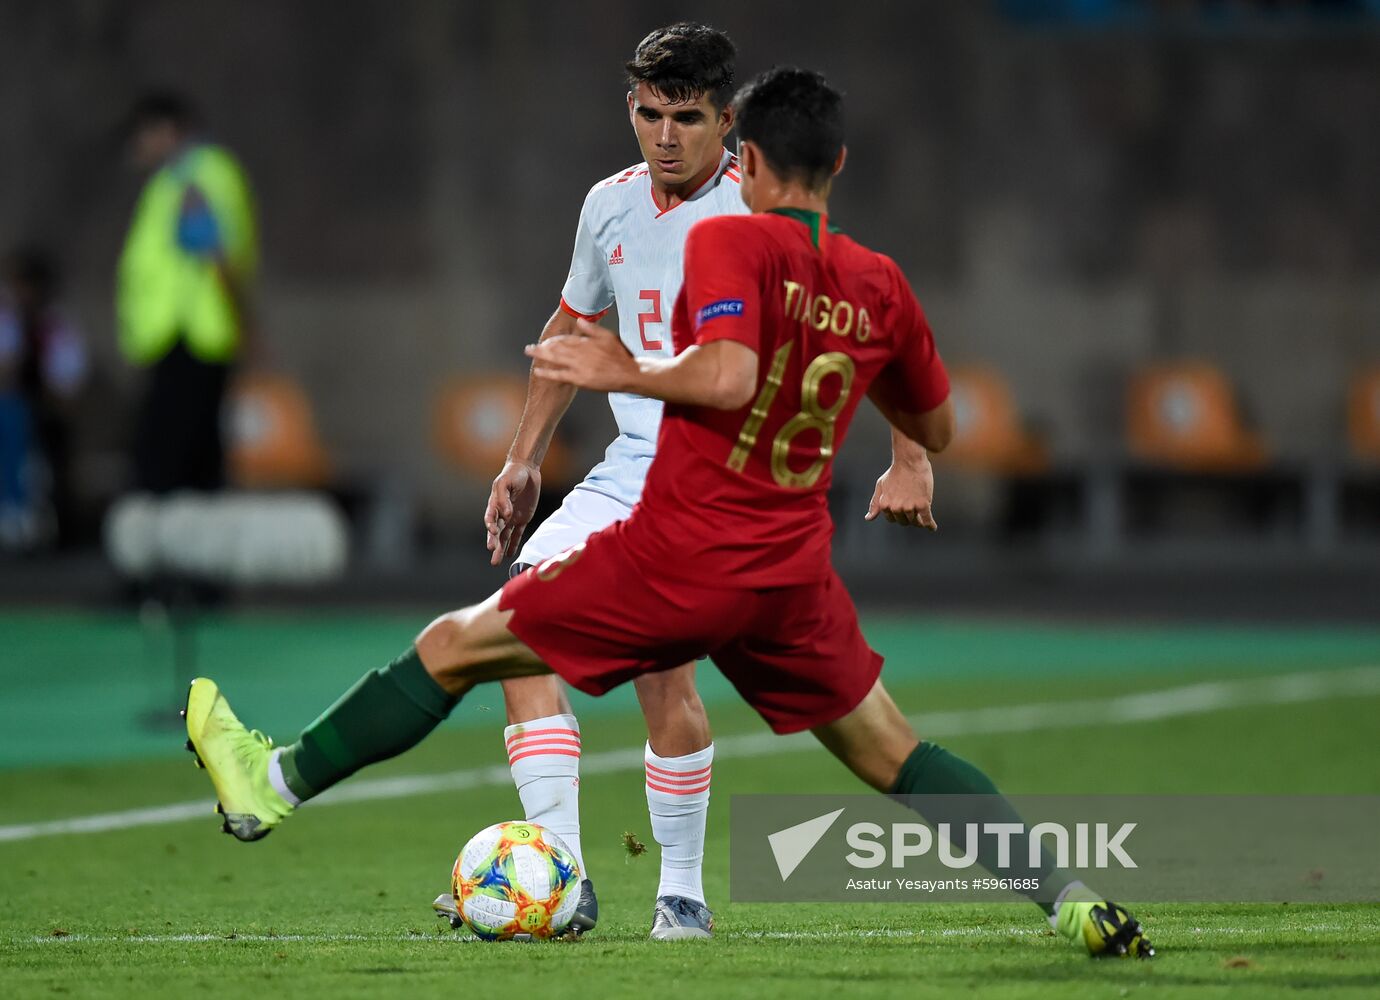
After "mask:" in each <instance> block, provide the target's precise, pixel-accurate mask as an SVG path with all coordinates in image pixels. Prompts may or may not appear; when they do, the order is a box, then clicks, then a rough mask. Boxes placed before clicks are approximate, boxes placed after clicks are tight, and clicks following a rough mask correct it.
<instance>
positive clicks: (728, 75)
mask: <svg viewBox="0 0 1380 1000" xmlns="http://www.w3.org/2000/svg"><path fill="white" fill-rule="evenodd" d="M734 55H735V51H734V47H733V43H732V42H731V41H730V40H729V39H728V37H727V36H726V35H724V34H723V33H722V32H719V31H715V30H713V29H712V28H708V27H706V26H704V25H699V24H690V23H679V24H674V25H671V26H669V27H665V28H659V29H657V30H656V31H653V32H652V33H651V34H649V35H648V36H647V37H646V38H644V39H643V40H642V42H641V43H640V44H639V45H638V46H637V50H636V52H635V54H634V57H633V59H632V61H631V62H629V63H628V64H627V66H626V69H627V72H628V84H629V92H628V95H627V106H628V115H629V118H630V119H631V122H632V125H633V130H634V132H635V133H636V135H637V141H638V145H639V146H640V147H641V150H642V155H643V162H642V163H638V164H636V165H634V166H631V167H628V168H627V169H626V170H622V171H620V172H618V173H616V174H614V175H613V176H611V177H608V178H606V179H605V180H602V181H600V182H599V183H598V184H595V185H594V187H593V188H591V189H590V191H589V194H588V195H586V196H585V202H584V207H583V208H582V209H581V212H580V220H579V225H578V228H577V229H576V234H575V249H574V253H573V255H572V259H571V264H570V273H569V276H568V277H567V278H566V282H565V286H564V288H563V289H562V291H561V301H560V306H559V308H557V310H556V311H555V312H554V313H553V314H552V316H551V319H550V320H548V321H547V323H546V326H545V328H544V329H543V330H542V334H541V339H542V340H545V339H547V338H548V337H553V336H557V335H568V334H574V333H576V332H577V327H576V320H577V319H580V318H585V319H597V318H598V317H600V316H603V315H604V313H606V312H607V311H608V310H609V309H610V308H611V307H614V306H617V309H618V325H619V334H620V337H621V339H622V342H623V345H624V347H626V348H627V349H628V350H629V351H630V352H631V353H632V354H633V355H635V356H643V355H652V356H664V357H671V356H673V355H674V353H675V352H674V347H673V345H672V343H671V329H670V319H671V308H672V306H673V304H674V303H675V300H676V295H677V293H678V292H679V291H680V285H681V278H682V263H683V250H684V246H685V237H686V234H687V233H688V232H689V230H690V227H691V226H692V225H693V224H694V223H695V222H697V221H699V220H700V219H704V218H708V217H710V216H716V215H725V214H729V213H735V214H740V213H746V212H747V207H746V206H745V205H744V204H743V201H742V197H741V195H740V193H739V173H738V162H737V158H736V157H735V156H733V155H732V154H731V153H730V152H729V151H728V150H727V149H725V148H724V139H725V137H726V136H727V134H728V132H729V131H730V130H731V129H732V127H733V111H732V109H731V108H730V107H729V106H728V101H729V98H730V97H731V95H732V93H733V59H734ZM574 395H575V390H574V389H573V388H571V387H570V386H567V385H564V384H560V383H555V382H551V381H547V380H545V379H541V378H537V377H535V376H534V377H532V378H531V379H530V381H529V384H528V394H527V402H526V406H525V408H524V411H523V415H522V421H521V423H520V425H519V427H518V431H517V434H516V435H515V437H514V440H513V445H512V447H511V449H510V450H509V453H508V460H507V463H506V464H505V465H504V468H503V470H502V472H501V473H500V474H499V476H498V478H496V479H495V480H494V483H493V489H492V492H491V494H490V497H489V503H488V506H487V508H486V509H485V514H484V522H485V526H486V527H487V529H488V547H489V550H490V552H491V562H492V563H493V564H494V565H497V564H498V563H499V562H501V561H502V560H503V559H505V558H511V557H513V556H516V559H515V560H514V563H513V570H514V573H516V572H518V571H519V570H520V569H521V568H525V567H527V566H536V565H539V564H540V563H542V562H544V561H546V560H548V559H551V558H552V557H554V556H557V555H559V554H561V553H563V552H565V551H566V550H568V549H569V548H571V547H572V546H574V545H578V544H579V543H581V542H583V541H584V540H585V539H586V538H587V537H589V536H590V535H591V534H593V533H594V532H596V531H600V530H602V529H603V528H606V527H608V526H609V525H610V524H613V523H614V522H615V521H619V520H622V519H623V518H626V517H627V516H628V514H629V513H631V511H632V508H633V505H634V504H635V503H637V501H638V498H639V497H640V496H641V494H642V484H643V481H644V479H645V478H646V474H647V469H648V467H649V466H650V465H651V462H652V456H653V455H654V453H655V450H656V437H657V430H658V428H659V426H660V423H661V409H662V404H661V403H660V402H658V401H656V400H652V399H646V398H644V397H640V396H633V395H628V394H623V393H611V394H609V404H610V406H611V407H612V409H613V414H614V417H615V418H616V420H617V423H618V436H617V437H616V438H615V439H614V441H613V443H612V444H610V445H609V447H608V450H607V451H606V452H605V455H604V460H603V461H602V462H600V463H599V464H598V465H596V466H595V467H594V468H593V469H591V470H590V472H589V474H588V475H587V476H585V478H584V480H583V481H582V482H581V483H579V484H578V485H577V486H576V487H575V488H574V489H572V490H571V492H570V494H569V495H568V496H567V497H566V498H565V500H564V502H563V503H562V504H561V506H560V509H559V510H557V511H556V512H555V513H554V514H552V515H551V516H550V517H549V518H547V519H546V521H544V522H543V523H542V524H541V526H540V527H539V528H538V529H537V530H536V531H535V532H534V533H533V534H532V536H531V537H530V538H529V539H528V541H527V543H526V544H525V545H522V544H521V540H522V536H523V533H524V529H525V528H526V527H527V525H528V523H529V522H530V521H531V519H532V516H533V512H534V511H535V509H536V505H537V499H538V497H539V495H540V491H541V473H540V467H541V462H542V459H543V457H544V456H545V454H546V450H547V448H548V446H549V445H550V443H551V437H552V435H553V433H554V432H555V429H556V425H557V424H558V423H559V422H560V419H561V417H562V416H563V415H564V413H565V411H566V409H567V408H568V407H569V405H570V402H571V400H572V399H573V398H574ZM892 441H893V464H892V466H891V468H890V469H888V470H887V472H886V473H885V474H884V475H883V476H882V477H881V479H879V480H878V482H877V489H876V492H875V493H874V495H873V498H872V502H871V504H870V506H869V510H868V514H867V517H868V518H869V519H871V518H874V517H876V516H877V515H878V514H883V515H884V516H885V517H886V518H887V519H888V520H891V521H897V522H902V523H910V524H915V525H923V526H926V527H930V528H931V529H933V528H934V527H935V524H934V521H933V518H932V516H931V513H930V498H931V495H932V491H933V478H932V473H931V470H930V466H929V462H928V459H927V457H926V455H925V453H924V450H923V449H921V448H919V446H918V445H914V444H913V443H912V442H910V441H909V439H906V438H904V436H901V435H896V434H893V437H892ZM519 546H521V548H520V551H519ZM629 585H633V586H635V585H636V581H629ZM694 669H695V668H694V664H693V663H687V664H684V665H682V666H680V667H678V668H676V669H674V670H668V671H664V672H662V673H657V674H648V675H644V676H642V677H639V678H637V680H636V681H635V682H634V685H635V688H636V691H637V697H638V701H639V703H640V704H641V707H642V711H643V715H644V716H645V718H646V722H647V731H648V741H647V744H646V748H645V754H644V757H645V772H646V792H647V807H648V811H649V812H650V814H651V823H652V836H653V837H654V838H655V840H656V841H657V843H658V844H659V845H660V847H661V881H660V885H659V886H658V889H657V899H656V903H655V906H654V910H653V918H652V930H651V936H652V938H653V939H656V940H677V939H685V938H695V937H709V936H710V933H711V930H712V927H713V917H712V914H711V912H710V910H709V908H708V907H707V906H706V903H705V893H704V888H703V882H702V865H703V858H704V833H705V822H706V818H707V816H708V810H709V786H710V775H711V770H712V764H713V759H714V745H713V743H712V742H711V740H710V732H709V720H708V718H707V717H706V715H705V712H704V706H703V705H702V704H701V702H700V699H699V695H698V694H697V693H696V691H695V685H694ZM503 693H504V698H505V701H506V704H507V715H508V723H509V725H508V727H507V729H505V730H504V742H505V747H506V749H507V751H508V760H509V764H510V766H511V768H512V774H513V782H514V784H515V785H516V786H517V789H518V794H519V796H520V797H521V799H522V804H523V808H524V810H525V811H526V818H527V819H528V820H531V821H533V822H536V823H540V824H541V825H542V826H545V827H547V828H548V829H550V830H552V831H554V832H555V833H556V834H557V835H558V836H560V837H561V838H562V839H563V840H564V841H565V842H566V843H567V844H568V845H569V846H570V848H571V850H572V851H573V852H574V854H575V856H576V859H577V860H578V861H579V864H580V871H581V872H582V873H585V872H587V869H586V868H585V864H584V857H583V853H582V850H581V843H580V823H579V799H578V790H579V762H580V730H579V724H578V722H577V721H576V719H575V716H574V715H573V714H572V712H571V709H570V704H569V702H568V700H567V699H566V696H565V691H564V689H563V687H562V686H561V684H560V682H559V680H557V678H556V677H555V675H554V674H547V675H543V676H536V677H527V678H520V679H515V680H507V681H504V682H503ZM581 897H582V898H581V902H580V908H579V910H578V911H577V913H576V917H575V921H574V923H573V926H575V927H576V928H577V930H579V931H581V932H583V931H587V930H589V929H591V928H592V927H593V926H594V924H595V921H596V920H597V916H598V904H597V901H596V899H595V896H594V891H593V886H592V884H591V883H590V881H589V880H588V879H587V878H586V879H585V880H584V882H583V884H582V886H581ZM440 905H441V901H439V900H438V908H439V907H440Z"/></svg>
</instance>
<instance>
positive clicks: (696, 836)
mask: <svg viewBox="0 0 1380 1000" xmlns="http://www.w3.org/2000/svg"><path fill="white" fill-rule="evenodd" d="M643 759H644V760H645V762H646V768H647V811H648V812H649V813H651V814H652V836H653V837H654V838H656V842H657V843H658V844H660V845H661V885H660V886H659V887H658V888H657V891H656V894H657V895H658V896H685V897H687V898H688V899H693V900H695V901H696V902H700V903H703V902H705V898H704V881H703V870H704V824H705V820H706V819H708V817H709V775H710V766H711V765H712V764H713V763H714V744H713V743H711V744H709V746H707V747H705V748H704V749H703V750H697V751H696V752H695V753H690V754H686V755H685V756H684V757H658V756H657V755H656V754H654V753H653V752H652V745H651V744H650V743H648V744H647V752H646V753H645V754H644V756H643Z"/></svg>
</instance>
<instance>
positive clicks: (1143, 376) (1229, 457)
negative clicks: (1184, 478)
mask: <svg viewBox="0 0 1380 1000" xmlns="http://www.w3.org/2000/svg"><path fill="white" fill-rule="evenodd" d="M1126 435H1127V445H1128V447H1129V449H1130V451H1131V454H1132V455H1134V456H1135V457H1136V458H1138V459H1141V460H1143V461H1146V462H1153V463H1155V464H1159V465H1166V466H1172V467H1175V468H1180V469H1187V470H1193V471H1201V472H1244V471H1250V470H1253V469H1259V468H1260V467H1261V466H1263V465H1264V464H1265V462H1266V459H1267V457H1268V456H1267V453H1266V450H1265V447H1264V445H1263V444H1262V443H1261V441H1260V439H1259V437H1258V436H1257V435H1256V434H1255V433H1254V432H1252V431H1251V430H1249V429H1248V428H1247V427H1246V424H1245V420H1244V418H1243V417H1242V414H1241V408H1240V405H1239V404H1238V402H1237V399H1236V394H1235V392H1233V391H1232V387H1231V384H1230V383H1229V382H1228V381H1227V378H1226V376H1225V375H1223V374H1222V372H1220V371H1219V370H1218V369H1217V368H1215V367H1213V366H1212V365H1210V364H1208V363H1206V362H1202V361H1187V362H1181V363H1175V364H1163V365H1155V366H1153V367H1150V368H1147V369H1145V370H1144V371H1142V372H1140V373H1139V374H1137V375H1135V376H1134V377H1133V378H1132V379H1131V385H1130V390H1129V392H1128V393H1127V397H1126Z"/></svg>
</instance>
